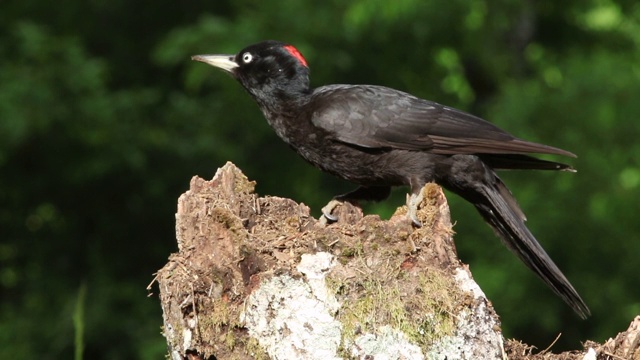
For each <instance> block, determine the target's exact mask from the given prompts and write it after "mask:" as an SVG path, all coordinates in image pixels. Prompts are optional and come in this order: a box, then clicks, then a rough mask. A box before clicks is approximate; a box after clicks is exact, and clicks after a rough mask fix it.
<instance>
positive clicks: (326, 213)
mask: <svg viewBox="0 0 640 360" xmlns="http://www.w3.org/2000/svg"><path fill="white" fill-rule="evenodd" d="M341 204H342V201H340V200H336V199H333V200H331V201H329V203H328V204H327V205H325V207H323V208H322V210H321V211H322V216H321V217H320V223H322V224H324V225H326V224H330V223H334V222H336V221H338V217H337V216H335V215H331V213H332V212H333V210H334V209H335V208H336V207H337V206H338V205H341Z"/></svg>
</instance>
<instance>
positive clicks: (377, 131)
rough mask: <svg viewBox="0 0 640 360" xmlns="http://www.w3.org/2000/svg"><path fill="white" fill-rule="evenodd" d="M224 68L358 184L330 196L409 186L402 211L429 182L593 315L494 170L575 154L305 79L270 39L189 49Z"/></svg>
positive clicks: (300, 143) (294, 53)
mask: <svg viewBox="0 0 640 360" xmlns="http://www.w3.org/2000/svg"><path fill="white" fill-rule="evenodd" d="M192 60H195V61H199V62H203V63H206V64H208V65H211V66H214V67H216V68H219V69H221V70H223V71H224V72H226V73H228V74H230V75H231V76H232V77H233V78H235V79H236V80H237V81H238V82H239V83H240V84H241V85H242V87H243V88H244V89H245V90H246V91H247V92H248V93H249V94H250V95H251V97H252V98H253V99H254V100H255V101H256V102H257V104H258V107H259V108H260V110H261V111H262V113H263V115H264V117H265V118H266V120H267V122H268V123H269V125H271V127H272V128H273V129H274V130H275V132H276V134H277V135H278V136H279V137H280V138H281V139H282V140H283V141H284V142H285V143H287V144H288V145H289V146H290V147H291V148H292V149H293V150H295V151H296V152H297V153H298V154H299V155H300V156H302V158H304V159H305V160H306V161H308V162H309V163H311V164H312V165H314V166H316V167H318V168H320V169H321V170H323V171H325V172H327V173H330V174H333V175H335V176H337V177H340V178H342V179H345V180H347V181H349V182H352V183H355V184H356V185H358V187H357V188H356V189H355V190H353V191H351V192H348V193H346V194H342V195H338V196H336V197H334V198H333V199H332V200H331V201H330V202H329V203H328V204H327V205H326V206H325V207H323V208H322V214H323V215H322V216H323V217H324V218H325V219H326V220H328V221H329V222H332V221H336V220H337V217H336V216H335V215H332V211H333V210H334V209H335V208H336V207H337V206H339V205H340V204H341V203H343V202H350V203H354V204H357V203H358V202H359V201H382V200H384V199H386V198H387V197H388V196H389V194H390V191H391V188H392V187H396V186H408V187H409V191H410V193H409V194H408V195H407V207H408V212H407V217H408V218H409V219H410V220H411V222H412V223H413V224H415V226H417V227H419V226H421V223H420V221H419V220H418V218H417V216H416V211H417V207H418V205H419V204H420V202H421V200H422V188H423V187H424V186H425V185H426V184H427V183H429V182H435V183H437V184H439V185H441V186H442V187H444V188H446V189H448V190H450V191H451V192H453V193H455V194H457V195H459V196H461V197H462V198H463V199H465V200H466V201H468V202H470V203H471V204H473V205H474V207H475V208H476V209H477V211H478V212H479V213H480V215H481V216H482V217H483V218H484V220H485V221H486V222H487V223H488V224H489V225H490V226H491V227H492V228H493V229H494V231H495V232H496V234H497V235H498V237H499V238H500V239H501V240H502V242H503V243H504V244H505V245H506V247H507V248H508V249H509V250H511V251H512V252H513V253H514V254H515V255H516V256H518V258H520V260H521V261H522V262H523V263H524V264H525V265H526V266H527V267H528V268H530V269H531V270H532V271H533V272H534V273H535V274H536V275H538V276H539V277H540V278H541V279H542V281H543V282H544V283H546V284H547V285H548V286H549V287H550V288H551V290H552V291H553V292H554V293H555V294H556V295H558V296H559V297H560V298H561V299H562V300H564V301H565V302H566V303H567V304H568V305H569V306H570V307H571V308H572V309H573V310H574V311H575V312H576V313H577V314H578V316H580V317H581V318H583V319H585V318H587V317H588V316H589V315H590V311H589V308H588V307H587V305H586V304H585V302H584V301H583V300H582V298H581V297H580V295H579V294H578V292H577V291H576V290H575V289H574V287H573V286H572V285H571V283H570V282H569V280H567V278H566V277H565V276H564V274H563V273H562V271H561V270H560V269H559V268H558V267H557V266H556V264H555V263H554V262H553V260H551V258H550V257H549V255H548V254H547V253H546V252H545V250H544V249H543V248H542V246H541V245H540V244H539V243H538V241H537V240H536V238H535V237H534V236H533V234H532V233H531V232H530V231H529V229H528V228H527V226H526V225H525V221H526V217H525V215H524V213H523V211H522V210H521V209H520V207H519V205H518V203H517V202H516V199H515V198H514V196H513V195H512V194H511V192H510V191H509V189H508V188H507V187H506V185H505V184H504V183H503V182H502V180H501V179H500V178H499V177H498V175H497V173H496V170H509V169H517V170H524V169H531V170H558V171H570V172H575V170H574V169H573V168H572V167H571V166H569V165H567V164H563V163H559V162H554V161H549V160H542V159H538V158H536V157H534V156H531V155H530V154H554V155H563V156H568V157H576V155H574V154H573V153H571V152H569V151H566V150H562V149H559V148H556V147H552V146H548V145H543V144H538V143H534V142H529V141H526V140H522V139H519V138H517V137H515V136H513V135H511V134H510V133H508V132H506V131H504V130H502V129H500V128H498V127H497V126H495V125H493V124H492V123H490V122H488V121H486V120H484V119H481V118H479V117H477V116H474V115H472V114H469V113H466V112H464V111H461V110H458V109H455V108H452V107H448V106H444V105H441V104H439V103H436V102H433V101H429V100H424V99H421V98H418V97H416V96H413V95H411V94H409V93H406V92H403V91H400V90H396V89H392V88H389V87H385V86H379V85H345V84H336V85H325V86H320V87H315V88H313V87H311V85H310V77H309V75H310V70H309V66H308V63H307V60H306V59H305V58H304V56H303V55H302V54H301V52H300V51H299V50H298V49H297V48H296V47H294V46H293V45H291V44H289V43H285V42H281V41H275V40H267V41H262V42H259V43H256V44H253V45H249V46H247V47H245V48H244V49H242V50H241V51H240V52H238V53H237V54H223V55H194V56H192Z"/></svg>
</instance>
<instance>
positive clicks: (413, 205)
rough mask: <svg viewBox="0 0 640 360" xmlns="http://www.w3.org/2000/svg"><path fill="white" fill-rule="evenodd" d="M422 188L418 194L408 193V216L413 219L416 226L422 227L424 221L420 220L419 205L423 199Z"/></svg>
mask: <svg viewBox="0 0 640 360" xmlns="http://www.w3.org/2000/svg"><path fill="white" fill-rule="evenodd" d="M423 197H424V196H423V195H422V189H420V191H419V192H418V194H411V195H407V208H408V211H407V217H408V218H409V219H410V220H411V222H412V223H413V225H414V226H415V227H422V222H420V220H418V215H417V213H418V205H420V203H421V202H422V199H423Z"/></svg>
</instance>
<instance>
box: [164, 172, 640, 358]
mask: <svg viewBox="0 0 640 360" xmlns="http://www.w3.org/2000/svg"><path fill="white" fill-rule="evenodd" d="M254 188H255V183H254V182H251V181H249V180H248V179H247V178H246V177H245V176H244V174H242V172H241V171H240V170H239V169H238V168H237V167H236V166H235V165H233V164H231V163H227V164H226V165H225V166H224V167H222V168H221V169H219V170H218V172H217V173H216V175H215V176H214V178H213V180H211V181H205V180H203V179H201V178H198V177H194V178H193V179H192V180H191V186H190V190H189V191H187V192H186V193H185V194H183V195H182V196H180V199H179V200H178V211H177V214H176V235H177V242H178V250H179V251H178V252H177V253H175V254H172V255H171V256H170V257H169V262H168V263H167V264H166V265H165V266H164V267H163V268H162V269H161V270H160V271H158V273H157V274H156V279H155V280H157V282H158V285H159V291H160V301H161V306H162V310H163V318H164V327H163V333H164V336H165V337H166V339H167V343H168V347H169V354H170V357H171V358H172V359H173V360H179V359H349V358H355V359H449V360H451V359H504V358H506V357H507V354H509V358H512V359H516V358H518V359H519V358H531V359H534V358H536V356H546V355H553V354H538V355H531V348H530V347H527V346H526V345H524V344H521V343H519V342H516V341H509V342H507V343H506V344H507V345H508V346H507V348H506V350H505V341H504V340H503V337H502V334H501V330H500V320H499V317H498V315H497V314H496V313H495V311H494V309H493V307H492V306H491V303H490V302H489V301H488V300H487V298H486V297H485V295H484V293H483V292H482V290H481V289H480V287H479V286H478V285H477V284H476V283H475V282H474V281H473V278H472V276H471V273H470V272H469V269H468V267H467V266H465V265H464V264H462V263H461V262H460V260H459V259H458V257H457V254H456V250H455V246H454V243H453V231H452V229H451V222H450V217H449V208H448V205H447V202H446V199H445V197H444V194H443V192H442V190H441V189H440V187H438V186H437V185H435V184H428V185H427V186H425V188H424V189H423V191H424V194H425V196H424V200H423V203H422V204H421V206H420V208H419V212H418V216H419V218H420V220H421V221H422V223H423V227H422V228H420V229H414V228H413V227H412V225H411V223H410V222H409V221H408V220H407V219H406V217H405V216H404V213H405V212H406V209H404V208H400V209H399V210H398V211H397V212H396V214H394V216H392V218H391V219H390V220H388V221H383V220H380V218H379V217H378V216H376V215H368V216H363V214H362V212H361V211H360V209H358V208H356V207H354V206H352V205H350V204H345V205H342V206H340V207H338V209H337V215H338V217H339V219H340V220H339V221H338V222H337V223H334V224H331V225H328V226H326V225H324V224H321V223H320V222H319V221H317V220H316V219H314V218H313V217H311V216H310V211H309V208H308V207H307V206H305V205H304V204H298V203H296V202H294V201H292V200H290V199H283V198H278V197H269V196H266V197H258V196H257V195H256V194H255V193H254ZM637 321H638V322H640V319H637ZM636 334H637V329H636ZM635 339H636V340H635V345H634V346H635V348H633V349H636V350H633V349H632V350H631V351H636V354H637V348H638V344H637V342H638V338H637V337H636V338H635ZM612 341H613V340H612ZM623 342H624V341H623V340H620V341H619V343H623ZM614 343H615V341H614ZM612 344H613V343H612ZM595 345H597V344H591V346H593V347H595ZM609 349H610V350H609V351H612V352H611V354H614V353H615V351H616V349H617V348H615V346H613V345H611V347H610V348H609ZM593 354H594V356H595V354H596V352H594V353H593ZM560 355H562V354H560ZM560 355H553V356H560ZM565 355H566V356H571V357H562V358H563V359H589V357H588V356H590V355H589V353H587V351H580V352H574V353H572V354H568V353H567V354H565ZM632 356H633V355H632ZM551 358H552V357H544V359H551ZM553 358H557V359H560V357H553ZM541 359H542V358H541ZM593 359H595V357H594V358H593ZM603 359H604V358H603Z"/></svg>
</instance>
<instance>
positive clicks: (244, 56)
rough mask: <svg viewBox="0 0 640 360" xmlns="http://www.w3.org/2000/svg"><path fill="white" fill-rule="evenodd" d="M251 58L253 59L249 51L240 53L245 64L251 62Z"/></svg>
mask: <svg viewBox="0 0 640 360" xmlns="http://www.w3.org/2000/svg"><path fill="white" fill-rule="evenodd" d="M251 60H253V55H251V53H248V52H247V53H244V54H242V62H244V63H245V64H248V63H250V62H251Z"/></svg>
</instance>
